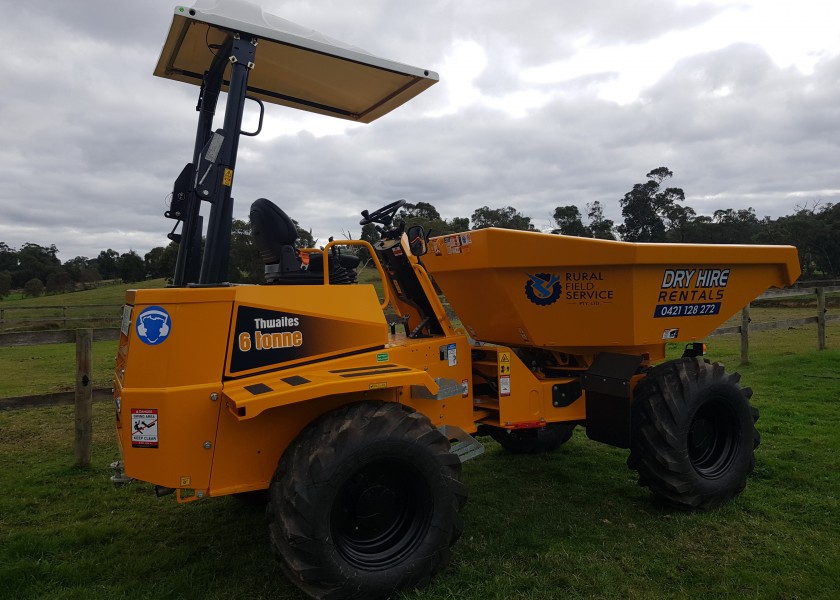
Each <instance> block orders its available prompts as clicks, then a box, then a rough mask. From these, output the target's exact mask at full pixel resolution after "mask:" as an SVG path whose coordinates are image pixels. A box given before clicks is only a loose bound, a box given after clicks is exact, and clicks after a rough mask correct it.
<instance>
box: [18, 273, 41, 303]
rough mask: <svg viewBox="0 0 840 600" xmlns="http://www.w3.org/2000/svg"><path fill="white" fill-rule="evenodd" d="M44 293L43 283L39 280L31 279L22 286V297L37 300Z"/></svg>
mask: <svg viewBox="0 0 840 600" xmlns="http://www.w3.org/2000/svg"><path fill="white" fill-rule="evenodd" d="M43 293H44V282H42V281H41V280H40V279H37V278H34V277H33V278H32V279H30V280H29V281H27V282H26V283H25V284H24V286H23V295H24V296H28V297H31V298H37V297H38V296H40V295H41V294H43Z"/></svg>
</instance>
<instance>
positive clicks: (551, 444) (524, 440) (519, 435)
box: [490, 423, 575, 454]
mask: <svg viewBox="0 0 840 600" xmlns="http://www.w3.org/2000/svg"><path fill="white" fill-rule="evenodd" d="M574 429H575V425H574V423H549V424H548V425H546V426H545V427H541V428H539V429H499V428H492V429H490V437H492V438H493V439H494V440H496V441H497V442H499V444H500V445H501V446H502V448H504V449H505V450H507V451H508V452H513V453H514V454H540V453H543V452H551V451H552V450H556V449H557V448H559V447H560V446H562V445H563V444H565V443H566V442H568V441H569V440H570V439H571V438H572V432H573V431H574Z"/></svg>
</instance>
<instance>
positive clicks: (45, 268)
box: [12, 243, 61, 287]
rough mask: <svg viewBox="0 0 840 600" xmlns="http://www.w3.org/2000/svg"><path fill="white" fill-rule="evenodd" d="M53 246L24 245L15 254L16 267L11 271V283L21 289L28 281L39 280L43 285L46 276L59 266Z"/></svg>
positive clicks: (59, 262)
mask: <svg viewBox="0 0 840 600" xmlns="http://www.w3.org/2000/svg"><path fill="white" fill-rule="evenodd" d="M57 253H58V248H56V247H55V246H54V245H52V246H49V247H45V246H39V245H38V244H30V243H26V244H24V245H23V247H21V249H20V250H18V252H17V260H18V267H17V269H16V270H14V271H12V281H13V284H14V285H15V286H16V287H23V286H24V285H25V283H26V282H27V281H29V280H30V279H40V280H41V282H42V283H43V282H44V281H45V280H46V279H47V276H48V275H49V274H50V273H52V272H53V271H55V270H56V269H58V268H59V267H60V266H61V261H60V260H58V257H56V254H57Z"/></svg>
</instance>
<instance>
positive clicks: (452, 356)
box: [446, 344, 458, 367]
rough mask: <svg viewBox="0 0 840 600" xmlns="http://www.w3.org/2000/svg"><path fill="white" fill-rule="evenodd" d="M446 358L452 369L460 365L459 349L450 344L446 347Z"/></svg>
mask: <svg viewBox="0 0 840 600" xmlns="http://www.w3.org/2000/svg"><path fill="white" fill-rule="evenodd" d="M446 357H447V359H448V361H449V366H450V367H454V366H455V365H457V364H458V347H457V346H456V345H455V344H449V345H448V346H447V347H446Z"/></svg>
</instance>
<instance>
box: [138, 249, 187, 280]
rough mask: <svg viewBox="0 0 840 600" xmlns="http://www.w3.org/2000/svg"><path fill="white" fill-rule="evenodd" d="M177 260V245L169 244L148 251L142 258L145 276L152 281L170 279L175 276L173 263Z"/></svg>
mask: <svg viewBox="0 0 840 600" xmlns="http://www.w3.org/2000/svg"><path fill="white" fill-rule="evenodd" d="M177 260H178V244H176V243H175V242H170V243H169V244H168V245H166V246H165V247H164V246H158V247H156V248H152V249H151V250H149V251H148V252H147V253H146V254H145V256H144V257H143V263H144V267H145V269H146V275H147V276H148V277H151V278H152V279H158V278H160V277H167V278H170V279H171V278H172V277H173V276H174V274H175V263H176V261H177Z"/></svg>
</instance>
